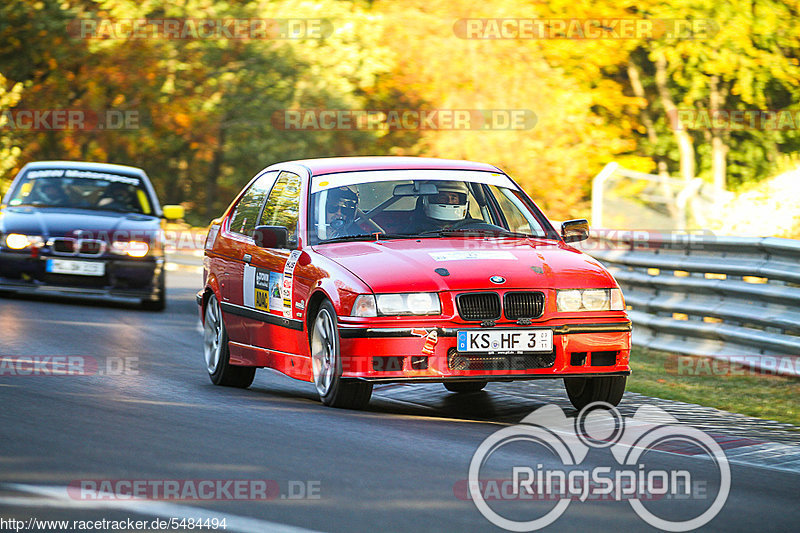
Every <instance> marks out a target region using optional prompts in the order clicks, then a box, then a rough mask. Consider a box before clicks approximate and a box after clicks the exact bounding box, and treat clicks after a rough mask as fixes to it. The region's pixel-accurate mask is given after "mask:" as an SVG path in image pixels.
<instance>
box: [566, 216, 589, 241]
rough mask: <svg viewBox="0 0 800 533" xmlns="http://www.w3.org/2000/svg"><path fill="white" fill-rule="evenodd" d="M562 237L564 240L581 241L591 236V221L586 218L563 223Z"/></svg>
mask: <svg viewBox="0 0 800 533" xmlns="http://www.w3.org/2000/svg"><path fill="white" fill-rule="evenodd" d="M561 238H563V239H564V242H579V241H585V240H586V239H588V238H589V221H588V220H586V219H585V218H579V219H576V220H567V221H566V222H562V223H561Z"/></svg>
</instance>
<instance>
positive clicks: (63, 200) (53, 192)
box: [38, 180, 69, 206]
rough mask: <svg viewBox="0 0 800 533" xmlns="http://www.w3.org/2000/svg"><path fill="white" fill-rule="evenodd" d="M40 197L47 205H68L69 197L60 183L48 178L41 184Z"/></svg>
mask: <svg viewBox="0 0 800 533" xmlns="http://www.w3.org/2000/svg"><path fill="white" fill-rule="evenodd" d="M38 194H39V198H40V199H41V201H42V202H43V203H45V204H47V205H56V206H57V205H66V204H67V203H69V197H68V196H67V193H66V192H64V188H63V187H62V186H61V184H60V183H58V182H56V181H53V180H48V181H45V182H43V183H42V184H41V185H40V186H39V191H38Z"/></svg>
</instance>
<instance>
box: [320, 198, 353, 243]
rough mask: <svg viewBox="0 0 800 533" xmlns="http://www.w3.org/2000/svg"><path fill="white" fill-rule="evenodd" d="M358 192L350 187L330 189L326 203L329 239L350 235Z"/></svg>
mask: <svg viewBox="0 0 800 533" xmlns="http://www.w3.org/2000/svg"><path fill="white" fill-rule="evenodd" d="M357 207H358V193H357V192H354V191H353V190H352V189H350V188H349V187H336V188H335V189H331V190H329V191H328V199H327V201H326V203H325V222H326V224H327V225H328V235H327V237H328V238H329V239H332V238H335V237H343V236H346V235H350V233H349V231H348V230H349V226H350V225H351V224H352V223H353V221H354V220H355V218H356V208H357Z"/></svg>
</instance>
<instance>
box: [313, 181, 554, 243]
mask: <svg viewBox="0 0 800 533" xmlns="http://www.w3.org/2000/svg"><path fill="white" fill-rule="evenodd" d="M392 178H396V179H392ZM405 178H407V179H405ZM311 193H312V194H311V203H310V209H309V229H310V231H309V233H310V241H311V243H312V244H313V243H319V242H324V241H331V240H341V239H350V238H352V239H357V238H358V237H360V236H363V237H365V238H366V237H369V236H371V235H373V234H375V233H380V234H383V235H388V236H393V237H401V236H408V237H425V236H434V237H435V236H440V235H448V234H452V233H456V232H458V233H461V232H463V233H464V234H476V235H486V234H491V235H498V236H502V235H512V236H526V237H527V236H529V237H537V238H554V239H557V238H558V237H557V236H556V235H555V233H554V232H553V230H552V228H551V227H549V224H548V223H547V222H546V219H545V218H544V216H543V215H542V214H541V213H540V212H538V210H537V209H536V208H535V206H533V205H532V204H531V203H530V202H529V200H527V198H526V197H525V195H524V193H522V192H521V191H519V190H518V189H517V188H516V186H514V185H513V182H511V180H509V179H508V178H507V177H506V176H504V175H500V174H490V173H485V172H459V171H413V172H411V171H383V172H357V173H348V174H338V175H332V176H320V177H316V178H315V179H314V182H313V183H312V190H311Z"/></svg>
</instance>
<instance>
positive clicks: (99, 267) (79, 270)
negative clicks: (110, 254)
mask: <svg viewBox="0 0 800 533" xmlns="http://www.w3.org/2000/svg"><path fill="white" fill-rule="evenodd" d="M46 270H47V271H48V272H50V273H51V274H75V275H78V276H103V275H105V273H106V264H105V263H102V262H99V261H76V260H74V259H48V260H47V267H46Z"/></svg>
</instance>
